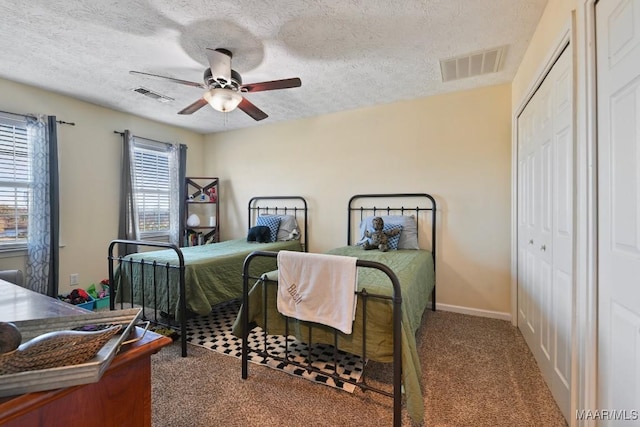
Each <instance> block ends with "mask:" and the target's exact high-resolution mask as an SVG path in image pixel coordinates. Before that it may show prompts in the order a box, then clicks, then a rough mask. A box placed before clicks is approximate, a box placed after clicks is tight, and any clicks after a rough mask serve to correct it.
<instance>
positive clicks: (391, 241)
mask: <svg viewBox="0 0 640 427" xmlns="http://www.w3.org/2000/svg"><path fill="white" fill-rule="evenodd" d="M382 230H383V231H387V232H388V231H391V230H399V231H400V233H398V234H396V235H395V236H391V237H389V238H388V239H387V244H388V245H389V250H393V249H398V243H400V234H402V226H401V225H398V224H385V225H384V227H383V228H382Z"/></svg>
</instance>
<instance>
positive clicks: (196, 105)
mask: <svg viewBox="0 0 640 427" xmlns="http://www.w3.org/2000/svg"><path fill="white" fill-rule="evenodd" d="M207 104H208V103H207V100H206V99H204V98H200V99H198V100H197V101H196V102H194V103H193V104H191V105H189V106H188V107H186V108H184V109H182V110H181V111H178V114H193V113H195V112H196V111H198V110H199V109H201V108H202V107H204V106H205V105H207Z"/></svg>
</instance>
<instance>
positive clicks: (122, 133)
mask: <svg viewBox="0 0 640 427" xmlns="http://www.w3.org/2000/svg"><path fill="white" fill-rule="evenodd" d="M113 133H117V134H118V135H120V136H122V135H124V132H120V131H118V130H114V131H113ZM132 135H133V136H136V135H134V134H132ZM138 138H142V139H146V140H147V141H153V142H158V143H160V144H169V145H174V143H172V142H167V141H158V140H157V139H151V138H145V137H144V136H139V135H138Z"/></svg>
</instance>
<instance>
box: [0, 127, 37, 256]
mask: <svg viewBox="0 0 640 427" xmlns="http://www.w3.org/2000/svg"><path fill="white" fill-rule="evenodd" d="M31 183H32V176H31V160H30V156H29V142H28V139H27V124H26V121H25V120H24V119H20V118H18V116H16V118H10V117H6V116H3V115H0V250H1V249H18V248H24V247H26V245H27V238H28V232H29V200H30V197H31Z"/></svg>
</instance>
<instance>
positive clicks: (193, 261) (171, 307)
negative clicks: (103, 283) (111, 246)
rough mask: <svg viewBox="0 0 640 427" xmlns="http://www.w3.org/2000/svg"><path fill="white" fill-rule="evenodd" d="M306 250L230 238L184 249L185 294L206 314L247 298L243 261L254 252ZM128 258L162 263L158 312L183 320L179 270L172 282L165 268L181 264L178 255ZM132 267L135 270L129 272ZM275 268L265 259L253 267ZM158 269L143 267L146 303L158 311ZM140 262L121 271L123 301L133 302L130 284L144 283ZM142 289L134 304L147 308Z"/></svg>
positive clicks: (295, 243) (293, 244) (294, 243)
mask: <svg viewBox="0 0 640 427" xmlns="http://www.w3.org/2000/svg"><path fill="white" fill-rule="evenodd" d="M282 249H286V250H290V251H301V250H302V246H301V244H300V241H299V240H291V241H286V242H273V243H255V242H251V243H250V242H247V241H246V240H245V239H236V240H227V241H224V242H220V243H213V244H208V245H201V246H193V247H186V248H181V251H182V254H183V256H184V264H185V296H186V301H187V309H188V310H190V311H192V312H194V313H197V314H200V315H206V314H209V313H210V312H211V308H212V306H214V305H216V304H218V303H221V302H223V301H228V300H230V299H234V298H241V297H242V266H243V264H244V260H245V258H246V257H247V255H249V254H250V253H251V252H253V251H257V250H261V251H279V250H282ZM126 258H130V259H134V260H141V259H144V260H145V261H149V262H153V261H154V260H155V261H157V263H158V266H157V267H155V268H156V272H157V275H156V281H157V283H158V289H159V291H158V301H159V304H158V305H157V307H158V309H159V310H162V311H166V312H167V313H171V314H172V315H174V316H175V318H178V312H177V310H178V303H179V285H178V283H179V276H178V270H177V269H171V270H170V273H169V276H168V281H169V286H168V292H167V274H166V268H165V266H166V264H167V263H169V264H170V265H178V256H177V254H176V252H175V251H174V250H172V249H166V250H159V251H153V252H142V253H136V254H132V255H129V256H127V257H126ZM130 267H132V268H130ZM274 268H276V260H275V259H274V258H261V259H259V260H256V262H255V265H252V267H251V270H250V272H251V273H255V274H256V275H260V274H261V273H262V272H264V271H270V270H273V269H274ZM153 269H154V267H153V266H151V265H145V266H144V305H145V306H147V307H153V299H152V295H153V286H152V283H153ZM142 274H143V272H142V266H141V265H140V264H135V263H134V264H131V265H129V264H123V265H122V269H118V273H117V275H116V278H118V281H119V286H118V301H119V300H120V296H122V297H123V298H124V301H127V302H130V299H131V298H130V289H131V288H130V286H131V282H132V281H133V282H134V283H140V282H141V277H142ZM142 299H143V297H142V290H141V288H140V286H139V285H137V286H135V287H134V303H136V304H142Z"/></svg>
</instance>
